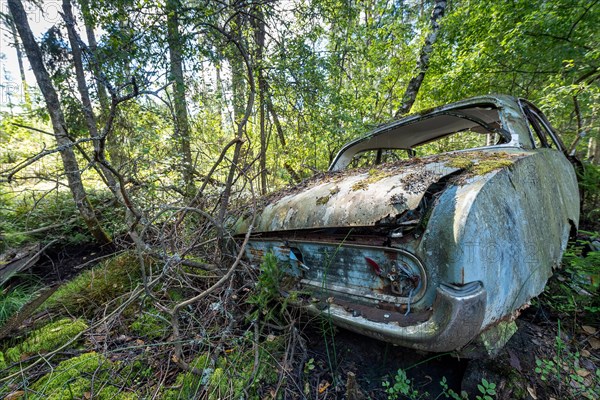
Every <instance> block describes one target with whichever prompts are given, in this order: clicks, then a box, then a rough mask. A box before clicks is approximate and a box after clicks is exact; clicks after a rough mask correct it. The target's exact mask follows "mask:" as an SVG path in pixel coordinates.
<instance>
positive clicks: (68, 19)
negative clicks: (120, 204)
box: [62, 0, 119, 197]
mask: <svg viewBox="0 0 600 400" xmlns="http://www.w3.org/2000/svg"><path fill="white" fill-rule="evenodd" d="M62 8H63V12H64V16H63V17H64V20H65V24H66V26H67V32H68V35H69V43H70V44H71V53H72V55H73V64H74V65H75V78H76V80H77V90H78V91H79V96H80V97H81V103H82V105H83V115H84V117H85V123H86V125H87V127H88V131H89V133H90V137H91V138H92V139H93V143H94V152H95V155H96V156H95V159H96V161H100V160H101V159H102V160H103V159H104V156H103V155H102V154H100V153H101V152H102V151H103V150H102V149H101V145H100V136H99V134H98V124H97V121H96V116H95V115H94V110H93V106H92V101H91V99H90V93H89V91H88V87H87V83H86V81H85V71H84V70H83V58H82V54H81V48H80V44H79V41H80V39H79V36H78V35H77V31H76V30H75V18H74V17H73V11H72V9H71V0H63V3H62ZM99 165H100V169H101V171H102V174H103V175H104V177H105V178H106V182H108V185H109V189H110V190H111V191H112V192H113V193H114V194H115V195H117V197H118V193H119V188H118V185H117V180H116V179H115V177H114V176H113V174H112V172H111V171H110V170H108V168H107V167H106V166H105V165H103V164H102V163H99Z"/></svg>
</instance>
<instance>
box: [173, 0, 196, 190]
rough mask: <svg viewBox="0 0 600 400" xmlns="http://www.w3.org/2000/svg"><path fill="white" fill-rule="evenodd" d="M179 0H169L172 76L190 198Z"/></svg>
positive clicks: (191, 178) (191, 180) (179, 144)
mask: <svg viewBox="0 0 600 400" xmlns="http://www.w3.org/2000/svg"><path fill="white" fill-rule="evenodd" d="M180 7H181V4H180V2H179V0H167V2H166V12H167V42H168V44H169V62H170V73H171V76H170V79H171V80H173V82H174V85H173V103H174V104H173V107H174V120H175V121H174V135H173V136H174V138H175V142H176V145H177V151H178V152H179V153H180V154H179V155H180V157H181V176H182V180H183V184H184V193H185V196H186V198H189V199H191V198H193V197H194V166H193V164H192V151H191V145H190V127H189V121H188V113H187V103H186V100H185V82H184V79H183V54H182V53H183V39H182V37H181V34H180V32H179V8H180Z"/></svg>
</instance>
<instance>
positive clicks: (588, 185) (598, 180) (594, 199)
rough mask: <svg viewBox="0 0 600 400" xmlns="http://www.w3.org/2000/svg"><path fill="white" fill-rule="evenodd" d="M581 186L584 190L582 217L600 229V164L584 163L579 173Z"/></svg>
mask: <svg viewBox="0 0 600 400" xmlns="http://www.w3.org/2000/svg"><path fill="white" fill-rule="evenodd" d="M578 175H579V176H578V178H579V179H578V181H579V186H580V187H581V189H582V191H583V204H582V210H581V214H582V216H581V219H582V220H583V221H584V222H585V223H587V224H591V225H592V226H593V225H595V226H594V228H595V229H600V225H598V221H600V165H594V164H591V163H584V165H583V169H582V170H580V171H579V174H578Z"/></svg>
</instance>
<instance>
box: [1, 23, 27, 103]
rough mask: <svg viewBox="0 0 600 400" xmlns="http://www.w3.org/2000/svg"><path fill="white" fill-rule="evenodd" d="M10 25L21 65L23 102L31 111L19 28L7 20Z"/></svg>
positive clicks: (18, 61)
mask: <svg viewBox="0 0 600 400" xmlns="http://www.w3.org/2000/svg"><path fill="white" fill-rule="evenodd" d="M6 19H7V23H8V25H10V32H11V34H12V36H13V40H14V41H15V50H16V52H17V63H18V64H19V75H20V77H21V90H22V92H23V100H24V101H25V107H26V108H27V109H28V110H30V108H31V99H30V98H29V88H28V86H27V78H26V76H25V66H24V65H23V52H22V51H21V43H20V42H19V35H18V33H17V28H16V26H15V23H14V21H13V20H12V19H10V18H6Z"/></svg>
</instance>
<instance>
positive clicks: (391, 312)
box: [332, 298, 432, 326]
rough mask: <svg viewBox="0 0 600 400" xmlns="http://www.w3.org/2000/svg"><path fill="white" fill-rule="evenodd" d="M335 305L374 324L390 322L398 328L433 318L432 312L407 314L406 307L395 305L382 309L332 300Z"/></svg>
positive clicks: (381, 306)
mask: <svg viewBox="0 0 600 400" xmlns="http://www.w3.org/2000/svg"><path fill="white" fill-rule="evenodd" d="M332 300H333V301H332V302H333V303H335V304H337V305H339V306H341V307H343V308H344V309H345V310H346V311H347V312H349V313H351V314H352V315H354V316H355V317H359V316H360V317H363V318H365V319H368V320H369V321H373V322H390V323H395V324H396V325H398V326H412V325H417V324H420V323H422V322H425V321H427V320H429V319H430V318H431V314H432V310H427V311H418V312H412V311H411V313H410V314H408V315H404V314H405V313H406V305H402V306H400V307H397V306H395V305H393V304H380V306H379V307H380V308H376V307H373V306H367V305H364V304H356V303H354V302H350V301H344V300H341V299H338V298H334V299H332Z"/></svg>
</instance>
